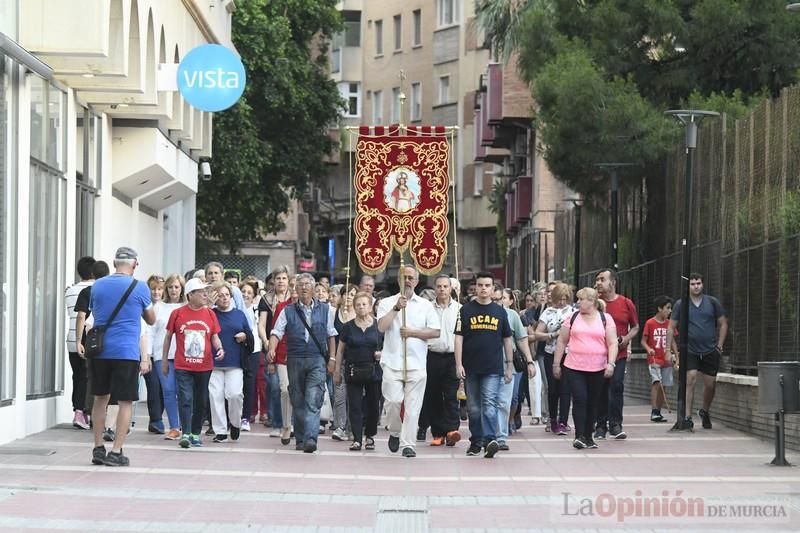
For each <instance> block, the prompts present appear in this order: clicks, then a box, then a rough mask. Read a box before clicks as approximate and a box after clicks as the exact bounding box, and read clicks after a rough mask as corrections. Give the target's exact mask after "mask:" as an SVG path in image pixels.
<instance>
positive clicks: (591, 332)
mask: <svg viewBox="0 0 800 533" xmlns="http://www.w3.org/2000/svg"><path fill="white" fill-rule="evenodd" d="M605 315H606V327H605V329H603V321H602V320H600V315H596V316H595V317H594V318H593V319H591V321H590V322H589V323H587V322H586V319H584V317H583V315H582V314H580V313H578V316H577V317H576V318H575V323H574V324H572V325H570V320H571V319H572V316H571V315H570V317H569V318H567V319H566V320H564V324H563V325H562V327H564V328H567V329H569V330H570V332H569V343H568V347H569V352H568V353H567V358H566V360H565V361H564V366H566V367H567V368H570V369H572V370H581V371H584V372H598V371H600V370H605V368H606V365H608V344H607V343H606V331H607V330H609V329H614V327H615V326H614V319H613V318H611V315H609V314H608V313H605Z"/></svg>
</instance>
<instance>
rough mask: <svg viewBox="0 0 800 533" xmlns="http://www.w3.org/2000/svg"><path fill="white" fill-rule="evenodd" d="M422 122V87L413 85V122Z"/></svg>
mask: <svg viewBox="0 0 800 533" xmlns="http://www.w3.org/2000/svg"><path fill="white" fill-rule="evenodd" d="M417 120H422V85H421V84H420V83H419V82H414V83H412V84H411V122H415V121H417Z"/></svg>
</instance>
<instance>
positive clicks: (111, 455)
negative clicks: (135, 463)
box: [103, 450, 131, 466]
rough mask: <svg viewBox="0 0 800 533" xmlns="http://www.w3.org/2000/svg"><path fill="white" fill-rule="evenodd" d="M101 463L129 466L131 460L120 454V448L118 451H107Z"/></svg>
mask: <svg viewBox="0 0 800 533" xmlns="http://www.w3.org/2000/svg"><path fill="white" fill-rule="evenodd" d="M103 464H104V465H106V466H129V465H130V464H131V462H130V460H129V459H128V458H127V457H125V456H124V455H122V450H120V451H119V453H117V452H108V454H107V455H106V459H105V461H103Z"/></svg>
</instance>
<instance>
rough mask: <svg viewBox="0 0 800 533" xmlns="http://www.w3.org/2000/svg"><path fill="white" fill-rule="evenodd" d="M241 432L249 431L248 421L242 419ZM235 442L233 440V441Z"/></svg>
mask: <svg viewBox="0 0 800 533" xmlns="http://www.w3.org/2000/svg"><path fill="white" fill-rule="evenodd" d="M241 430H242V431H250V421H249V420H248V419H246V418H242V427H241ZM234 440H235V439H234Z"/></svg>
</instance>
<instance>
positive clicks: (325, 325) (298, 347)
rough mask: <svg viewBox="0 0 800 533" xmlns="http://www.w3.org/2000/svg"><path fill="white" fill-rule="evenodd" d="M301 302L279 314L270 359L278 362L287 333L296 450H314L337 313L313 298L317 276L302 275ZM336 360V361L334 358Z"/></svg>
mask: <svg viewBox="0 0 800 533" xmlns="http://www.w3.org/2000/svg"><path fill="white" fill-rule="evenodd" d="M296 288H297V294H298V300H297V303H295V304H293V305H287V306H286V307H285V308H284V309H283V310H282V311H281V313H280V315H278V318H277V321H276V322H275V327H274V328H272V333H271V335H270V340H269V352H268V355H267V358H268V362H269V363H273V362H274V361H275V356H276V354H275V350H276V348H277V346H278V343H279V342H280V340H281V339H282V338H283V337H284V336H286V366H287V372H288V374H289V398H290V400H291V403H292V420H293V423H294V435H295V439H296V443H297V444H296V446H295V449H296V450H302V451H304V452H305V453H314V452H315V451H316V450H317V437H318V435H319V411H320V408H321V407H322V401H323V399H324V394H325V377H326V371H332V370H333V367H332V366H331V365H329V364H328V363H329V361H330V354H332V353H335V347H334V337H335V336H336V335H337V333H336V328H334V326H333V319H334V313H333V312H332V311H331V309H330V306H329V305H328V304H326V303H322V302H319V301H318V300H315V299H314V297H313V294H314V277H313V276H312V275H311V274H307V273H304V274H300V275H299V276H298V279H297V285H296ZM330 362H331V363H332V361H330ZM329 366H330V369H328V367H329Z"/></svg>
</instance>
